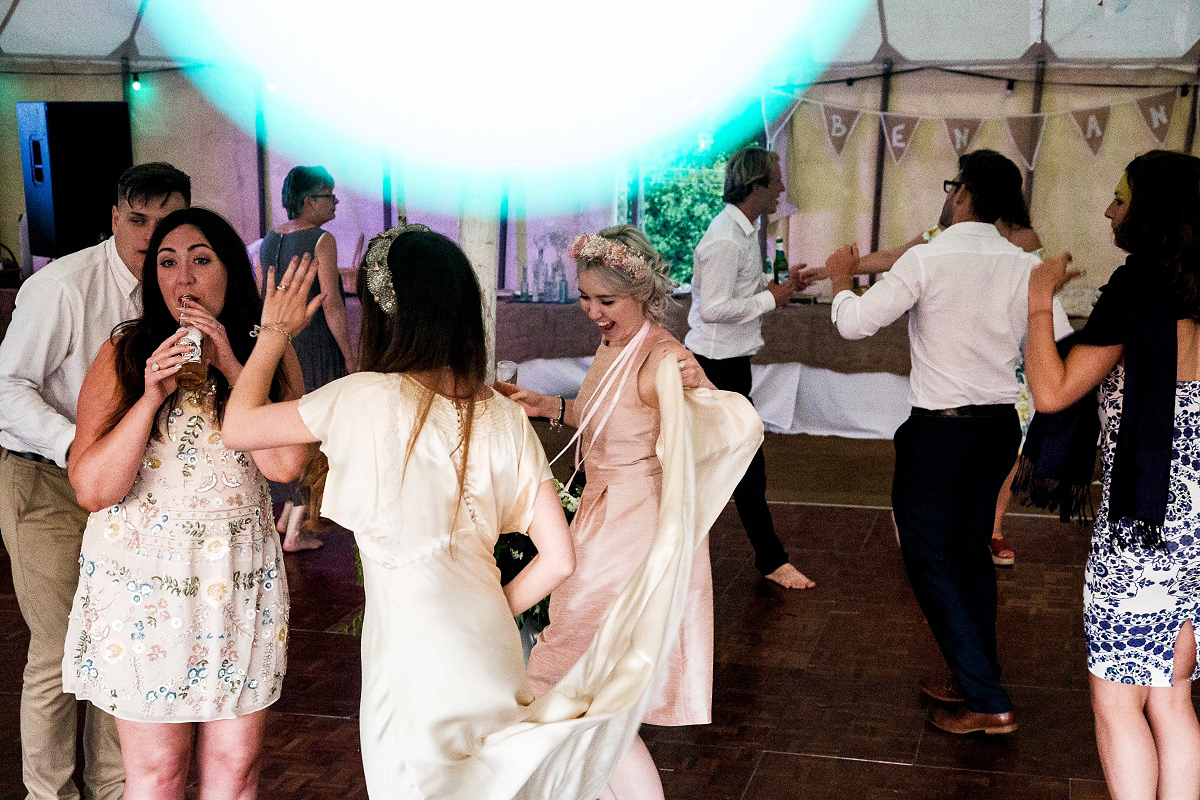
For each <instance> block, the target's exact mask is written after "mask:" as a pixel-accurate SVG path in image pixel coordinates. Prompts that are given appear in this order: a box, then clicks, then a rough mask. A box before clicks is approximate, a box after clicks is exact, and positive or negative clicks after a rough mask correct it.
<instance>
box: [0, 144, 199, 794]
mask: <svg viewBox="0 0 1200 800" xmlns="http://www.w3.org/2000/svg"><path fill="white" fill-rule="evenodd" d="M190 202H191V180H190V179H189V178H188V176H187V175H186V174H184V173H183V172H180V171H179V170H178V169H176V168H175V167H172V166H171V165H169V164H163V163H150V164H140V165H138V166H135V167H131V168H130V169H128V170H126V171H125V172H124V173H123V174H122V175H121V178H120V180H119V182H118V183H117V201H116V205H114V206H113V210H112V229H113V236H112V238H111V239H108V240H106V241H104V242H102V243H101V244H98V245H95V246H93V247H89V248H87V249H85V250H80V251H79V252H77V253H72V254H71V255H68V256H64V257H63V258H60V259H58V260H57V261H54V262H53V263H51V264H49V265H47V266H46V267H45V268H43V269H42V270H40V271H39V272H37V273H35V274H34V275H33V276H32V277H30V278H29V279H28V280H27V281H25V283H24V284H23V285H22V287H21V291H20V292H19V293H18V294H17V305H16V309H15V310H14V312H13V317H12V323H11V324H10V325H9V328H8V331H7V333H6V334H5V336H4V340H3V342H0V533H2V534H3V537H4V546H5V548H6V549H7V550H8V554H9V559H10V561H11V562H12V573H13V585H14V587H15V589H16V594H17V601H18V603H19V604H20V607H21V616H22V617H24V619H25V623H26V624H27V625H28V626H29V633H30V638H29V651H28V655H27V661H26V665H25V672H24V676H23V682H22V687H21V768H22V777H23V779H24V782H25V788H26V791H27V792H28V795H27V797H28V798H30V800H77V798H79V792H78V790H77V789H76V787H75V784H74V782H73V781H72V778H71V775H72V773H73V772H74V771H75V738H76V737H75V733H76V727H77V717H76V714H77V710H76V702H77V701H76V699H75V697H74V696H72V695H69V694H64V693H63V689H62V660H63V647H64V642H65V640H66V633H67V618H68V615H69V614H70V611H71V602H72V600H73V599H74V595H75V587H76V585H77V584H78V582H79V549H80V544H81V542H82V540H83V528H84V525H85V524H86V522H87V512H86V511H84V510H83V509H82V508H81V507H80V506H79V504H78V503H77V502H76V500H75V492H74V490H72V488H71V484H70V483H69V482H68V480H67V470H66V465H67V453H68V451H69V450H70V449H71V443H72V441H73V440H74V438H75V412H76V407H77V405H78V402H79V390H80V387H81V385H82V384H83V378H84V375H85V374H86V373H87V371H88V368H89V367H90V366H91V365H92V361H93V360H94V359H95V357H96V353H97V352H98V351H99V350H100V346H101V345H102V344H103V343H104V341H105V340H106V339H108V337H109V334H110V333H111V332H112V329H113V328H114V327H116V326H117V325H118V324H119V323H121V322H124V321H125V320H127V319H130V318H132V317H136V316H137V315H138V314H139V313H140V305H141V276H142V265H143V261H144V259H145V257H146V246H147V243H148V242H149V240H150V235H151V234H152V233H153V232H154V227H155V225H157V224H158V221H159V220H160V219H162V218H163V217H165V216H166V215H167V214H169V213H170V212H172V211H175V210H176V209H180V208H184V207H186V206H187V205H188V204H189V203H190ZM86 714H87V716H86V721H85V724H84V734H83V753H84V766H83V780H84V785H85V790H84V792H85V796H86V797H89V798H97V800H116V799H117V798H120V797H121V796H122V794H123V792H124V787H125V774H124V770H123V769H122V767H121V751H120V745H119V744H118V741H117V732H116V726H115V725H114V722H113V718H112V717H111V716H109V715H108V714H105V713H104V712H102V711H98V710H97V709H96V708H95V707H94V706H93V705H92V704H90V703H89V704H88V705H87V710H86Z"/></svg>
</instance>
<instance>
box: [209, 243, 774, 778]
mask: <svg viewBox="0 0 1200 800" xmlns="http://www.w3.org/2000/svg"><path fill="white" fill-rule="evenodd" d="M312 279H313V275H312V269H311V264H310V263H308V262H307V260H301V261H299V262H293V265H292V266H290V267H289V269H288V271H287V272H286V273H285V274H284V277H283V279H282V280H281V281H280V284H279V287H277V288H274V289H269V290H268V294H267V300H266V303H265V305H264V311H263V320H264V321H263V328H264V331H269V332H270V333H266V332H264V334H263V336H262V337H260V340H259V345H258V348H257V349H256V350H255V352H254V354H253V355H252V356H251V358H250V361H249V362H248V364H247V368H246V371H245V373H244V374H243V376H242V379H241V380H240V381H239V382H238V385H237V387H236V389H235V391H234V394H233V396H232V397H231V399H230V410H229V415H228V419H227V424H226V437H227V439H228V441H229V442H231V443H233V444H235V445H237V446H240V447H249V446H268V445H270V444H272V443H273V444H274V445H278V444H281V443H283V442H295V441H319V442H320V443H321V449H322V451H323V452H324V453H325V454H326V455H327V456H328V460H329V471H328V475H327V477H326V485H325V496H324V500H323V504H322V510H323V512H324V513H325V514H327V515H329V516H330V517H331V518H332V519H334V520H335V521H337V522H339V523H341V524H343V525H345V526H347V527H349V528H351V529H352V530H354V532H355V536H356V539H357V540H358V543H359V547H360V548H361V552H362V557H363V563H364V574H365V577H366V594H367V611H366V618H365V621H364V631H363V634H364V635H363V697H362V713H361V731H362V749H363V764H364V770H365V773H366V776H367V788H368V792H369V794H370V796H371V797H372V798H376V800H378V799H379V798H455V799H458V798H461V800H501V798H512V797H522V798H545V800H550V798H553V799H554V800H570V798H578V800H585V799H586V800H594V798H595V797H596V795H597V794H598V793H599V792H600V790H601V789H602V787H603V786H604V783H605V781H606V779H607V777H608V774H609V772H610V771H611V769H612V767H613V764H614V763H615V762H616V761H617V759H618V758H620V756H621V755H622V754H623V753H624V752H625V751H626V750H627V749H628V747H629V742H630V740H631V739H632V737H633V736H634V735H635V734H636V731H637V727H638V725H639V724H640V721H641V716H642V714H641V709H642V706H643V705H644V701H645V698H646V697H647V693H648V689H649V687H650V686H651V684H652V682H653V679H654V676H655V667H656V665H657V664H658V662H659V661H660V660H661V651H662V650H663V642H664V641H667V640H668V639H669V638H670V635H669V632H670V631H672V630H673V629H674V626H677V624H678V608H679V607H680V605H681V603H680V597H679V596H678V592H677V589H678V588H679V587H684V586H686V583H687V580H688V568H690V566H691V552H692V546H693V543H694V540H695V528H696V525H698V524H705V525H707V524H711V521H712V518H713V517H715V515H716V513H717V510H714V509H713V508H711V507H710V505H704V506H703V507H698V506H697V504H696V503H695V502H694V499H693V498H694V496H695V495H697V494H701V493H703V495H704V496H705V497H717V496H719V495H720V492H721V489H719V488H718V489H714V488H713V485H714V484H716V485H723V484H728V485H729V486H730V487H732V486H733V484H734V483H736V480H735V479H734V478H733V477H732V472H733V471H736V470H739V469H741V470H744V469H745V465H746V463H748V460H749V458H750V455H751V454H752V453H753V451H754V448H755V447H757V442H758V441H759V439H760V438H761V424H759V423H758V421H757V417H754V416H753V413H754V412H753V409H750V408H749V407H748V404H745V407H743V405H739V404H738V403H737V402H734V403H733V404H732V405H729V404H726V403H723V402H721V400H720V398H699V400H700V401H701V405H700V407H698V408H697V411H696V412H695V413H697V414H700V415H701V416H703V417H704V419H712V420H714V421H713V422H711V423H708V425H707V426H706V427H712V426H717V425H720V427H722V428H723V430H724V431H725V435H721V436H713V437H708V438H707V439H706V440H704V441H700V442H693V441H691V440H690V439H687V438H685V435H684V432H685V431H686V430H688V429H691V428H692V427H693V425H692V424H690V423H691V420H692V416H691V413H692V412H691V411H690V410H687V409H685V408H684V400H683V391H682V386H681V385H680V379H679V370H678V368H676V367H675V366H674V365H673V364H671V365H668V366H669V367H670V369H671V370H673V373H672V372H667V373H665V374H660V376H659V378H660V385H661V386H663V387H664V389H662V391H667V390H669V391H671V392H673V393H672V394H671V395H670V398H671V399H672V402H673V405H672V408H674V409H676V412H675V414H674V416H672V417H671V419H672V420H673V425H672V426H671V427H670V429H669V430H667V431H665V432H664V443H665V445H664V446H665V447H666V448H667V451H669V452H670V453H672V454H675V455H674V457H673V458H669V459H668V460H667V462H665V463H667V464H670V465H672V467H673V471H672V472H670V473H667V472H664V480H671V481H672V482H673V485H676V486H677V488H676V490H675V491H674V492H673V493H672V497H674V498H675V500H674V502H675V504H676V511H675V513H672V514H671V515H670V524H669V525H668V526H667V529H666V530H665V532H664V535H663V536H662V537H660V539H659V540H658V541H660V542H661V544H662V547H661V548H660V551H661V552H660V554H659V558H657V559H647V564H646V565H644V568H643V569H642V570H640V571H639V574H640V575H641V576H642V577H641V579H640V580H637V581H632V582H631V588H629V589H627V591H626V592H625V593H623V596H624V597H626V598H627V601H626V602H625V603H624V604H623V606H622V611H621V613H618V614H614V615H610V618H609V619H607V620H606V621H605V623H604V624H603V625H601V626H600V632H599V633H598V634H597V636H596V637H595V639H594V640H593V642H592V644H591V645H590V646H589V648H588V653H587V654H586V655H585V656H584V658H582V659H581V660H580V663H579V664H577V665H576V667H575V668H573V669H572V670H571V671H570V673H569V674H568V676H567V678H566V679H565V680H564V681H562V682H561V683H560V684H559V685H558V686H556V687H554V688H553V689H552V690H551V691H550V692H548V693H547V694H546V695H545V696H544V697H542V698H540V699H538V700H537V701H534V700H533V694H532V692H531V691H530V686H529V682H528V680H527V678H526V676H525V672H524V668H523V664H522V655H521V646H520V640H519V637H518V634H517V630H516V625H515V624H514V622H513V619H512V617H513V616H514V615H515V614H516V613H518V612H520V611H522V610H524V609H525V608H528V607H529V606H531V605H533V604H534V603H535V602H537V601H538V600H540V599H541V598H542V597H544V596H545V595H546V594H547V593H548V592H550V590H552V589H554V588H555V587H557V586H558V585H559V584H560V583H561V582H562V580H563V579H564V578H565V577H566V576H567V575H568V574H569V573H570V572H571V570H572V569H573V568H574V564H575V558H574V551H573V548H572V545H571V540H570V534H569V532H568V530H567V527H566V523H565V521H564V520H563V517H562V510H561V507H560V506H559V504H558V497H557V494H556V493H555V491H554V487H553V484H552V482H551V481H550V480H549V472H548V470H547V467H546V461H545V455H544V453H543V452H542V450H541V446H540V444H539V443H538V442H537V440H536V437H535V436H534V434H533V431H532V428H531V427H530V425H529V422H528V420H527V419H526V418H525V415H524V413H523V412H522V410H521V408H520V407H519V406H518V405H516V404H515V403H513V402H512V401H510V400H508V399H506V398H504V397H501V396H499V395H497V394H495V393H493V392H492V391H491V389H490V388H488V387H487V386H485V385H484V384H483V377H484V374H485V372H486V344H485V337H484V328H483V315H482V303H481V297H480V293H479V286H478V282H477V281H476V280H475V277H474V273H473V272H472V270H471V266H470V263H469V262H468V261H467V259H466V257H465V256H464V255H463V253H462V251H461V250H459V249H458V247H457V246H456V245H455V244H454V243H453V242H451V241H449V240H448V239H446V238H445V237H443V236H440V235H438V234H434V233H431V232H429V231H427V230H425V229H423V228H421V227H420V226H408V225H401V226H398V227H397V228H394V229H392V230H391V231H388V232H387V233H386V234H381V235H380V236H378V237H376V238H375V239H374V240H373V241H372V244H371V247H370V249H369V250H368V254H367V258H366V264H365V266H364V268H363V269H362V270H361V271H360V283H359V286H360V296H361V297H362V298H363V300H364V302H363V338H362V345H363V347H362V356H363V371H362V372H360V373H357V374H355V375H350V376H347V377H346V378H342V379H341V380H338V381H334V382H333V383H331V384H329V385H327V386H325V387H324V388H322V389H320V390H318V391H316V392H314V393H312V394H310V395H308V396H306V397H305V398H303V399H302V400H301V401H299V402H298V403H278V404H269V403H267V402H266V392H265V387H266V375H268V374H269V372H270V370H271V369H273V368H274V365H275V363H276V359H277V357H278V353H279V352H280V351H282V349H283V347H284V345H285V344H286V336H288V335H291V334H293V333H294V332H295V331H296V330H299V329H300V328H301V327H303V324H304V321H305V297H306V296H307V295H306V292H307V290H308V286H309V285H311V281H312ZM272 283H273V281H272ZM312 310H313V305H312V304H311V303H310V304H309V305H308V313H309V314H311V312H312ZM664 380H666V381H667V382H666V383H663V382H662V381H664ZM671 380H673V383H671V382H670V381H671ZM714 415H715V416H714ZM717 417H719V418H720V422H719V423H718V422H716V421H715V420H716V418H717ZM695 427H701V426H699V425H697V426H695ZM693 465H704V466H703V467H695V468H694V466H693ZM694 474H699V475H701V476H703V477H702V479H701V481H702V482H701V481H697V480H696V478H695V477H694ZM727 497H728V492H726V494H725V499H727ZM723 503H724V500H722V505H723ZM718 510H719V509H718ZM697 519H699V520H700V521H699V522H696V523H695V524H693V521H694V520H697ZM510 530H516V531H528V533H529V535H530V536H531V538H532V539H533V540H534V543H535V545H536V546H537V547H538V551H539V552H538V556H537V557H536V558H535V559H534V560H533V561H532V562H531V563H530V564H529V565H528V566H527V567H526V568H525V569H524V570H523V571H522V572H521V573H519V574H518V575H517V576H516V577H515V578H514V579H513V580H512V581H511V582H510V583H508V584H507V585H506V586H504V587H501V586H500V581H499V571H498V570H497V568H496V565H495V561H494V559H493V558H492V549H493V546H494V544H495V541H496V538H497V536H498V535H499V534H500V533H501V532H506V531H510Z"/></svg>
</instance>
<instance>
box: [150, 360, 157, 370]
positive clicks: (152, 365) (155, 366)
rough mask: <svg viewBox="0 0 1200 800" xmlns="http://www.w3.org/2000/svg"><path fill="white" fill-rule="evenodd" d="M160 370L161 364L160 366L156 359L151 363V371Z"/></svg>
mask: <svg viewBox="0 0 1200 800" xmlns="http://www.w3.org/2000/svg"><path fill="white" fill-rule="evenodd" d="M158 370H159V366H158V362H157V361H155V362H153V363H152V364H150V371H151V372H158Z"/></svg>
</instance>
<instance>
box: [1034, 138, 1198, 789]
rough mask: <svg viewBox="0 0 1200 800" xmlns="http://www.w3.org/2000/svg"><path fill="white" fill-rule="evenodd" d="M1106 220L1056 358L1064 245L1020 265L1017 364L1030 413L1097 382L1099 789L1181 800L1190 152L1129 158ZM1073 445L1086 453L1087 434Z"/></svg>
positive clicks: (1191, 297)
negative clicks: (1081, 316) (1025, 324)
mask: <svg viewBox="0 0 1200 800" xmlns="http://www.w3.org/2000/svg"><path fill="white" fill-rule="evenodd" d="M1105 216H1106V217H1108V218H1109V220H1110V221H1111V222H1112V228H1113V232H1114V234H1115V240H1116V243H1117V245H1118V246H1119V247H1121V248H1122V249H1123V250H1126V251H1127V252H1128V253H1129V257H1128V259H1126V261H1125V263H1124V265H1122V266H1120V267H1118V268H1117V270H1116V271H1115V272H1114V273H1113V275H1112V278H1111V279H1110V280H1109V282H1108V284H1107V286H1105V288H1104V291H1103V292H1102V293H1101V296H1100V299H1099V301H1098V302H1097V304H1096V307H1095V309H1094V310H1093V312H1092V315H1091V317H1090V318H1089V319H1088V323H1087V325H1086V327H1085V328H1084V329H1083V330H1082V331H1080V333H1079V334H1078V335H1077V337H1076V339H1075V340H1074V345H1073V347H1072V348H1071V350H1070V352H1069V353H1068V354H1067V357H1066V359H1065V360H1064V359H1062V358H1060V357H1059V354H1058V351H1057V350H1056V348H1055V343H1054V338H1053V335H1052V328H1051V322H1050V301H1051V298H1052V297H1053V295H1054V293H1055V292H1056V291H1057V290H1058V289H1059V288H1061V287H1062V285H1063V284H1065V283H1066V282H1067V281H1068V280H1070V279H1071V278H1072V277H1074V275H1075V274H1077V273H1073V272H1070V271H1068V264H1069V263H1070V255H1069V254H1063V256H1061V257H1059V258H1051V259H1047V260H1046V261H1045V263H1044V264H1042V265H1041V266H1039V267H1038V268H1037V269H1035V270H1034V271H1033V273H1032V275H1031V276H1030V280H1029V339H1028V345H1027V349H1026V370H1027V375H1028V377H1029V386H1030V389H1031V390H1032V391H1033V399H1034V404H1035V406H1036V408H1037V410H1038V411H1039V412H1042V411H1060V410H1063V409H1065V408H1066V407H1067V406H1070V405H1072V404H1074V403H1077V402H1079V401H1081V400H1086V399H1087V397H1088V396H1090V395H1092V393H1093V392H1095V390H1096V388H1097V386H1098V387H1099V407H1100V419H1101V424H1102V431H1101V438H1100V443H1101V456H1102V464H1103V468H1104V471H1103V480H1102V486H1103V489H1102V500H1101V507H1100V509H1099V511H1098V513H1097V515H1096V523H1095V530H1094V532H1093V535H1092V544H1091V552H1090V554H1089V556H1088V562H1087V567H1086V570H1085V573H1084V581H1085V583H1084V629H1085V633H1086V636H1087V642H1088V671H1089V673H1090V674H1089V676H1088V677H1089V683H1090V687H1091V692H1092V709H1093V711H1094V712H1095V716H1096V741H1097V744H1098V745H1099V749H1100V761H1101V764H1102V765H1103V767H1104V776H1105V778H1106V779H1107V781H1108V786H1109V791H1110V793H1111V794H1112V796H1113V798H1114V800H1130V799H1132V798H1138V799H1140V800H1152V798H1195V797H1198V796H1200V722H1198V721H1197V718H1196V711H1195V708H1194V707H1193V705H1192V698H1191V683H1192V681H1194V680H1195V679H1196V678H1197V677H1200V672H1198V671H1197V640H1196V632H1195V624H1196V620H1197V617H1198V616H1200V502H1198V500H1200V159H1197V158H1196V157H1195V156H1190V155H1184V154H1182V153H1173V152H1168V151H1163V150H1155V151H1151V152H1149V153H1146V154H1144V155H1141V156H1138V157H1137V158H1135V159H1134V160H1133V161H1132V162H1130V164H1129V166H1127V167H1126V168H1125V174H1124V175H1122V177H1121V180H1120V182H1119V183H1118V184H1117V188H1116V191H1115V193H1114V198H1113V201H1112V203H1111V204H1109V207H1108V210H1107V211H1106V212H1105ZM1092 413H1093V414H1094V406H1093V411H1092ZM1085 416H1091V414H1085ZM1093 418H1094V417H1093ZM1076 440H1077V441H1079V442H1081V443H1082V444H1083V445H1085V446H1092V445H1093V443H1094V442H1095V436H1094V435H1092V436H1081V437H1076ZM1071 460H1075V459H1071ZM1084 463H1090V462H1088V461H1087V459H1086V458H1085V459H1084ZM1090 479H1091V476H1090V474H1089V475H1087V476H1086V478H1084V479H1083V480H1084V481H1086V482H1089V483H1090ZM1083 488H1086V487H1083Z"/></svg>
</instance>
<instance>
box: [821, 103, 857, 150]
mask: <svg viewBox="0 0 1200 800" xmlns="http://www.w3.org/2000/svg"><path fill="white" fill-rule="evenodd" d="M861 113H862V112H861V111H859V110H858V109H854V108H841V107H839V106H830V105H825V104H822V105H821V114H822V116H823V118H824V119H825V134H826V135H827V136H828V137H829V146H830V147H832V148H833V152H834V153H835V154H836V155H839V156H840V155H841V154H842V150H843V149H844V148H845V147H846V140H847V139H849V138H850V133H851V132H852V131H853V130H854V123H856V122H858V115H859V114H861Z"/></svg>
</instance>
